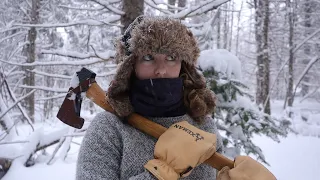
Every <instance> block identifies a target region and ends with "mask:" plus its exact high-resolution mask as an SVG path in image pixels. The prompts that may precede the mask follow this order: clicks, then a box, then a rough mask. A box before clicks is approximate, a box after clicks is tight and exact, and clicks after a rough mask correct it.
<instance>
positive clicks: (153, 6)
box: [144, 0, 173, 15]
mask: <svg viewBox="0 0 320 180" xmlns="http://www.w3.org/2000/svg"><path fill="white" fill-rule="evenodd" d="M144 2H145V3H146V4H147V5H148V6H150V7H152V8H154V9H156V10H158V11H160V12H162V13H164V14H166V15H173V13H172V12H170V11H168V10H167V9H162V8H160V7H159V6H158V5H157V4H155V3H154V1H152V0H145V1H144Z"/></svg>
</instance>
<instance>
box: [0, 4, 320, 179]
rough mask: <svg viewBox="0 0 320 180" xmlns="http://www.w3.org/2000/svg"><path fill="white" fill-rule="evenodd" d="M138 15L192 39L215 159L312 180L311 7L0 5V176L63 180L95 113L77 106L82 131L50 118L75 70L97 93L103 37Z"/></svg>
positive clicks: (318, 147)
mask: <svg viewBox="0 0 320 180" xmlns="http://www.w3.org/2000/svg"><path fill="white" fill-rule="evenodd" d="M142 14H144V15H150V16H169V17H173V18H176V19H179V20H181V22H182V23H183V24H185V25H186V26H187V27H188V28H189V29H190V30H191V31H192V32H193V34H194V36H195V37H196V38H197V40H198V44H199V47H200V49H201V54H200V58H199V60H198V68H199V70H200V71H201V72H202V73H203V74H204V75H205V77H206V80H207V86H208V88H210V89H211V90H212V91H213V92H214V93H215V94H216V95H217V99H218V103H217V108H216V112H215V115H214V118H215V120H216V122H217V125H218V129H219V131H220V133H221V135H222V136H223V143H224V146H225V153H224V155H225V156H227V157H229V158H230V159H232V158H234V157H236V156H237V155H239V154H246V155H250V156H252V157H254V158H255V159H257V160H258V161H260V162H262V163H263V164H264V165H266V166H267V168H269V169H270V170H271V171H273V172H274V173H275V175H276V176H277V178H278V179H279V180H286V179H297V180H298V179H299V180H300V179H320V173H319V169H320V164H319V162H320V139H319V138H320V16H319V14H320V0H281V1H280V0H273V1H271V0H131V1H129V0H128V1H127V0H55V1H50V0H1V1H0V179H1V178H3V179H5V180H13V179H21V178H25V179H57V178H58V179H74V176H75V166H76V160H77V153H78V150H79V147H80V146H81V140H82V137H83V136H84V134H85V132H86V128H87V127H88V125H89V124H90V121H91V120H92V118H93V117H94V116H95V115H96V114H97V113H98V112H101V111H103V109H101V108H100V107H99V106H97V105H96V104H94V103H93V102H92V101H91V100H90V99H89V98H84V99H83V102H82V107H81V117H82V118H84V119H85V124H84V127H83V128H82V129H76V128H72V127H69V126H67V125H66V124H64V123H62V122H61V121H60V120H59V119H58V118H57V117H56V115H57V112H58V110H59V108H60V106H61V104H62V102H63V100H64V98H65V96H66V94H67V92H68V89H69V88H70V87H71V86H72V83H73V82H72V78H73V76H74V74H75V73H76V72H77V71H79V70H80V69H81V68H82V67H85V68H87V69H90V70H92V71H93V72H95V73H96V74H97V76H96V81H97V83H98V84H99V85H100V86H101V87H102V88H103V90H105V91H107V90H108V86H109V83H110V81H111V80H112V77H113V75H114V74H115V72H116V68H117V64H116V62H115V60H114V56H115V48H114V40H115V39H116V38H118V37H119V36H120V35H121V34H122V33H123V32H124V30H125V29H126V28H127V27H128V25H129V24H130V23H131V22H132V21H133V20H134V19H135V18H136V17H137V16H139V15H142ZM292 156H294V157H292ZM5 161H6V162H7V163H2V162H5ZM1 164H2V165H1ZM4 164H7V166H5V165H4ZM301 165H303V166H304V167H303V166H301ZM9 167H10V168H9ZM7 171H8V172H7ZM64 171H65V172H64ZM4 172H7V173H6V175H5V176H3V175H4V174H5V173H4ZM303 172H306V173H303ZM59 173H60V174H59ZM306 174H308V175H306ZM2 176H3V177H2ZM306 176H307V177H306Z"/></svg>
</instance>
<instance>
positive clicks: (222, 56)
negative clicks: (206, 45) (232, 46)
mask: <svg viewBox="0 0 320 180" xmlns="http://www.w3.org/2000/svg"><path fill="white" fill-rule="evenodd" d="M198 65H199V66H200V68H201V69H202V70H203V71H205V70H210V69H211V68H213V69H214V70H215V71H216V72H219V73H222V74H223V75H225V76H227V77H228V78H229V79H238V80H241V79H242V73H241V62H240V60H239V58H238V57H237V56H235V55H234V54H232V53H231V52H229V51H228V50H226V49H209V50H203V51H201V52H200V57H199V59H198Z"/></svg>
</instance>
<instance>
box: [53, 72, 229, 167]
mask: <svg viewBox="0 0 320 180" xmlns="http://www.w3.org/2000/svg"><path fill="white" fill-rule="evenodd" d="M76 74H77V77H78V78H79V86H77V87H75V88H74V87H70V88H69V91H68V93H67V95H66V97H65V99H64V101H63V103H62V105H61V107H60V109H59V111H58V114H57V118H58V119H60V120H61V121H62V122H63V123H65V124H67V125H69V126H72V127H74V128H77V129H81V128H82V126H83V124H84V119H83V118H81V117H80V109H81V102H82V98H83V96H82V95H83V92H85V94H86V97H87V98H89V99H91V100H92V101H93V102H94V103H95V104H97V105H98V106H100V107H101V108H103V109H104V110H106V111H109V112H111V113H114V114H116V112H115V111H114V110H113V109H112V107H111V106H110V105H109V104H108V101H107V98H108V97H107V95H106V92H104V91H103V90H102V88H101V87H100V86H99V85H98V84H97V82H96V81H95V77H96V74H95V73H94V72H92V71H90V70H88V69H86V68H82V69H81V71H79V72H77V73H76ZM127 123H128V124H130V125H131V126H133V127H135V128H136V129H138V130H140V131H142V132H144V133H146V134H148V135H150V136H153V137H154V138H157V139H158V138H159V137H160V136H161V134H163V133H164V132H165V131H166V130H167V128H166V127H163V126H161V125H160V124H157V123H155V122H153V121H150V120H149V119H147V118H145V117H143V116H141V115H139V114H136V113H132V114H131V115H129V116H128V117H127ZM205 163H206V164H208V165H210V166H212V167H213V168H215V169H217V170H221V169H222V168H223V167H225V166H228V167H230V168H233V167H234V162H233V161H232V160H230V159H228V158H226V157H224V156H223V155H221V154H219V153H217V152H216V153H214V154H213V155H212V156H211V157H210V158H209V159H208V160H206V161H205Z"/></svg>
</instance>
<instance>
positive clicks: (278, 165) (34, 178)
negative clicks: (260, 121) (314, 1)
mask: <svg viewBox="0 0 320 180" xmlns="http://www.w3.org/2000/svg"><path fill="white" fill-rule="evenodd" d="M282 104H283V102H282V101H273V102H272V109H273V112H274V113H276V114H279V115H280V113H281V107H282ZM294 108H295V112H296V114H295V115H296V118H295V119H294V123H295V128H296V129H298V130H301V131H302V132H304V136H302V135H294V134H290V135H289V136H288V137H287V138H285V139H284V138H281V142H280V143H276V142H274V141H272V140H271V139H269V138H266V137H261V136H256V137H255V138H254V139H253V141H254V142H255V143H256V144H257V145H258V146H260V148H261V149H262V150H263V153H264V155H265V156H266V160H267V161H268V162H269V164H270V166H267V168H268V169H270V170H271V171H272V172H273V173H274V174H275V175H276V177H277V178H278V180H302V179H303V180H319V179H320V138H318V137H314V136H315V132H316V130H318V129H319V128H320V124H319V122H320V119H318V118H317V117H320V112H319V111H320V107H319V103H316V102H310V101H308V102H303V103H302V104H299V105H297V106H295V107H294ZM300 115H303V116H306V117H308V121H307V123H302V121H301V120H299V118H298V117H300ZM56 121H57V123H50V124H49V123H42V124H38V125H37V126H36V128H41V127H42V128H43V129H44V131H45V132H47V131H50V129H52V130H56V129H57V128H59V127H60V126H63V124H62V123H60V122H58V120H56ZM25 129H26V130H23V128H21V129H20V134H23V133H27V132H26V131H27V129H28V128H27V127H25ZM318 133H319V134H320V132H319V131H318ZM306 135H310V136H306ZM73 141H74V142H76V143H80V142H81V138H75V139H74V140H73ZM24 146H25V145H17V144H15V145H0V156H4V155H6V156H9V157H15V156H18V155H19V152H21V151H22V150H23V148H24ZM13 147H15V148H13ZM78 149H79V145H77V144H75V143H73V144H72V148H71V150H70V152H69V154H68V157H67V158H66V160H62V159H61V158H60V159H59V153H58V154H57V156H56V158H57V159H56V161H55V162H54V163H53V164H52V165H47V164H46V163H47V162H48V158H50V157H48V156H38V157H37V161H38V162H37V163H36V165H35V166H32V167H29V168H27V167H24V166H22V165H21V164H20V163H14V164H13V166H12V168H11V170H10V171H9V172H8V173H7V175H6V176H5V177H4V178H3V180H20V179H26V180H29V179H30V180H44V179H46V180H57V179H59V180H71V179H74V177H75V167H76V158H77V151H78ZM53 150H54V147H52V148H50V149H49V150H48V153H51V152H52V151H53Z"/></svg>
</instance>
